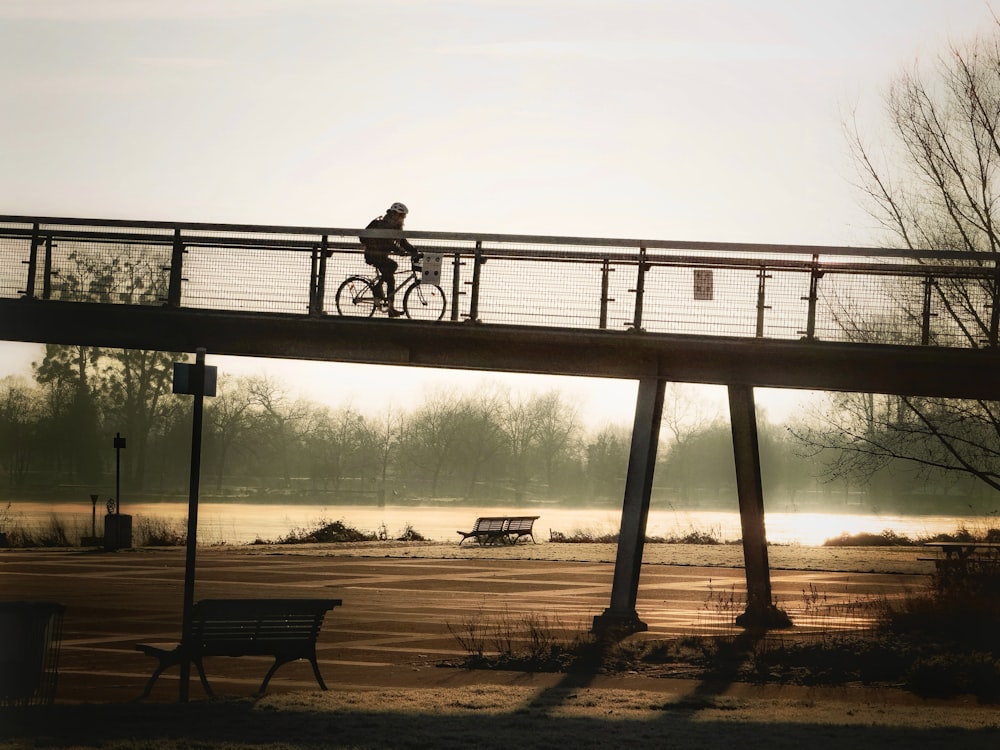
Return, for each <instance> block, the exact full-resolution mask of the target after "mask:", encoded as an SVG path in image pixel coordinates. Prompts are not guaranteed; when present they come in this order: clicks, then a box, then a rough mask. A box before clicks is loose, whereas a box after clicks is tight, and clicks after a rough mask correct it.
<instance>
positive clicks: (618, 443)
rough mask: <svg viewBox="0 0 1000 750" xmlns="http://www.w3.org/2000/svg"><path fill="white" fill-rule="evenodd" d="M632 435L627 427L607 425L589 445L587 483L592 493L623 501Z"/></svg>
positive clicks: (587, 449) (587, 447) (587, 448)
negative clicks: (588, 482)
mask: <svg viewBox="0 0 1000 750" xmlns="http://www.w3.org/2000/svg"><path fill="white" fill-rule="evenodd" d="M631 444H632V433H631V431H630V430H629V428H628V427H624V426H621V425H610V424H609V425H605V426H604V427H603V428H601V429H600V430H599V431H598V432H597V434H596V435H594V437H593V438H592V439H591V440H589V441H588V442H587V446H586V454H587V468H586V471H587V479H588V480H589V481H590V487H591V492H592V493H594V494H595V495H600V496H605V497H607V498H608V499H609V500H620V499H621V498H622V496H623V493H624V491H625V475H626V473H627V472H628V457H629V451H630V449H631Z"/></svg>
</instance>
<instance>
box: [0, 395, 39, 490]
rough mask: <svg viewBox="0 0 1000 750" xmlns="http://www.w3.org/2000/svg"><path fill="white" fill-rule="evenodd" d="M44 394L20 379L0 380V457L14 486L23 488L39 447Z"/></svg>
mask: <svg viewBox="0 0 1000 750" xmlns="http://www.w3.org/2000/svg"><path fill="white" fill-rule="evenodd" d="M40 401H41V394H40V393H39V391H38V389H37V388H32V387H31V386H29V385H28V383H27V382H25V381H24V380H23V379H21V378H15V377H6V378H4V379H3V380H0V456H2V460H3V461H4V463H5V464H6V468H7V478H8V481H9V483H10V485H11V486H12V487H15V488H17V489H21V488H22V487H24V485H25V483H26V481H27V477H28V470H29V469H30V468H31V459H32V457H33V456H34V454H35V452H36V450H37V448H38V443H39V441H38V414H39V411H40Z"/></svg>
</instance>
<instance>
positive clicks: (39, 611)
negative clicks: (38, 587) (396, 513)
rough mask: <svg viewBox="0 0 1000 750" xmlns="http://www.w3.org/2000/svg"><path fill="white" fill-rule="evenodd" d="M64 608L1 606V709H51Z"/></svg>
mask: <svg viewBox="0 0 1000 750" xmlns="http://www.w3.org/2000/svg"><path fill="white" fill-rule="evenodd" d="M64 611H65V607H64V606H63V605H62V604H56V603H55V602H0V706H39V705H51V704H52V702H53V701H55V697H56V681H57V678H58V674H59V644H60V641H61V639H62V621H63V612H64Z"/></svg>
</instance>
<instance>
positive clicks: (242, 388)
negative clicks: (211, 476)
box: [205, 375, 254, 490]
mask: <svg viewBox="0 0 1000 750" xmlns="http://www.w3.org/2000/svg"><path fill="white" fill-rule="evenodd" d="M217 390H218V393H217V395H216V397H215V398H213V399H211V400H210V401H209V403H208V405H207V407H206V409H205V417H206V421H207V422H208V424H209V425H211V429H212V433H213V435H214V437H215V439H216V440H217V441H218V454H217V457H216V469H215V488H216V489H217V490H221V489H222V478H223V476H224V475H225V473H226V466H227V463H228V461H229V457H230V453H231V452H232V451H233V448H234V446H236V445H238V441H239V439H240V438H241V437H242V436H243V435H245V434H246V432H247V431H248V430H249V429H250V427H251V425H252V419H251V407H252V406H253V403H254V397H253V393H252V392H251V390H250V383H249V380H248V379H247V378H236V379H230V378H227V377H226V376H224V375H223V376H221V377H220V378H219V383H218V389H217Z"/></svg>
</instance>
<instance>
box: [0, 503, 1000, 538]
mask: <svg viewBox="0 0 1000 750" xmlns="http://www.w3.org/2000/svg"><path fill="white" fill-rule="evenodd" d="M0 510H2V508H0ZM93 510H94V509H93V508H92V507H91V504H90V503H89V502H86V503H62V502H61V503H38V502H17V501H15V502H12V503H11V505H10V507H9V509H8V510H7V511H6V515H7V517H8V519H9V520H8V523H10V524H11V525H15V526H16V525H20V526H22V527H23V528H26V529H36V528H44V527H46V526H48V525H50V524H51V523H52V519H53V518H54V517H55V518H57V519H58V520H59V522H60V523H61V524H62V525H64V526H65V527H66V528H67V529H69V530H70V532H71V537H72V536H73V535H74V534H76V535H81V534H82V535H90V533H91V524H92V515H93ZM121 511H122V513H127V514H130V515H132V517H133V526H134V528H138V526H139V524H140V522H142V521H155V522H157V523H159V522H162V523H164V524H167V525H169V526H170V527H171V528H176V530H177V531H178V533H183V532H184V531H185V529H186V526H185V524H186V518H187V503H184V502H155V503H148V502H136V503H127V504H126V505H124V506H123V507H122V509H121ZM104 512H105V511H104V507H103V506H102V505H101V506H98V507H97V508H96V517H95V518H94V519H93V526H94V529H95V530H96V533H97V535H101V534H103V516H104ZM509 514H514V515H538V516H539V519H538V521H536V523H535V537H536V539H537V541H539V542H541V541H547V540H548V538H549V531H550V530H552V531H559V532H562V533H563V534H572V533H574V532H577V531H583V532H590V533H593V534H598V535H600V534H609V533H615V532H617V530H618V525H619V521H620V517H621V512H620V511H618V510H611V509H592V508H585V509H571V508H551V507H542V508H538V507H512V506H493V507H489V506H475V507H441V506H433V507H431V506H428V507H421V506H392V505H387V506H385V507H376V506H373V505H331V506H326V507H324V506H321V505H293V504H277V503H275V504H266V503H237V502H227V503H219V502H203V503H201V504H200V506H199V510H198V540H199V544H205V545H210V544H246V543H250V542H253V541H255V540H258V539H259V540H263V541H276V540H278V539H280V538H282V537H285V536H287V535H288V534H289V533H292V532H295V531H299V530H304V529H312V528H315V527H317V526H318V525H320V524H321V523H322V522H324V521H338V520H339V521H343V522H344V523H345V524H346V525H348V526H351V527H353V528H356V529H359V530H361V531H366V532H373V533H377V532H378V531H379V530H380V529H381V528H382V527H383V526H384V529H385V532H386V533H387V534H388V536H389V537H390V538H395V537H397V536H399V535H400V533H401V532H402V531H403V530H404V529H405V528H406V527H407V526H410V527H412V528H413V529H414V530H415V531H417V532H419V533H420V534H421V535H423V536H424V537H425V538H427V539H429V540H432V541H454V542H457V541H458V540H459V538H460V537H459V536H458V534H456V531H457V530H459V529H461V530H463V531H468V530H469V529H470V528H472V523H473V521H474V520H475V519H476V517H477V516H490V515H509ZM0 520H2V515H0ZM990 520H992V522H993V525H994V526H995V525H996V519H990ZM766 524H767V538H768V541H770V542H772V543H777V544H803V545H819V544H822V543H823V542H824V541H826V540H827V539H831V538H833V537H837V536H839V535H840V534H842V533H847V534H858V533H866V532H867V533H874V534H878V533H881V532H882V531H884V530H891V531H893V532H895V533H896V534H899V535H905V536H908V537H910V538H920V537H925V536H929V535H932V534H936V533H941V532H946V533H951V532H954V531H955V530H957V529H958V528H960V527H966V528H969V529H970V530H971V531H977V530H978V531H982V530H984V529H986V528H988V527H989V526H988V522H987V519H985V518H983V517H977V516H974V517H967V516H945V515H941V516H934V515H921V516H900V515H872V514H860V513H858V514H851V513H816V512H808V513H807V512H798V513H789V512H770V513H768V514H767V516H766ZM2 530H3V529H0V531H2ZM690 532H700V533H707V534H711V535H712V536H714V537H716V538H718V539H720V540H722V541H735V540H737V539H739V538H740V536H741V533H740V517H739V514H738V513H737V512H735V511H733V512H724V511H701V510H672V509H671V510H658V509H653V510H651V511H650V514H649V522H648V524H647V528H646V533H647V535H649V536H661V537H668V536H683V535H685V534H688V533H690Z"/></svg>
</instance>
